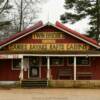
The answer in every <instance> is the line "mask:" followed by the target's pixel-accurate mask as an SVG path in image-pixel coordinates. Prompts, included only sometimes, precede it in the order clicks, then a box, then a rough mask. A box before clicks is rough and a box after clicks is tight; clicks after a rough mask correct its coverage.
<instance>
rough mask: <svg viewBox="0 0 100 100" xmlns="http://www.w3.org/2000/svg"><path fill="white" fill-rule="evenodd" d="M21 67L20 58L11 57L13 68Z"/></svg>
mask: <svg viewBox="0 0 100 100" xmlns="http://www.w3.org/2000/svg"><path fill="white" fill-rule="evenodd" d="M20 68H21V59H13V69H20Z"/></svg>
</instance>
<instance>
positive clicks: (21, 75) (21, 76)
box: [19, 57, 24, 80]
mask: <svg viewBox="0 0 100 100" xmlns="http://www.w3.org/2000/svg"><path fill="white" fill-rule="evenodd" d="M23 71H24V61H23V57H22V59H21V71H20V76H19V78H20V80H23V79H24V73H23Z"/></svg>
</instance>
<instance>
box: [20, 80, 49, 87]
mask: <svg viewBox="0 0 100 100" xmlns="http://www.w3.org/2000/svg"><path fill="white" fill-rule="evenodd" d="M47 85H48V81H47V80H23V81H22V82H21V87H29V88H31V87H33V88H42V87H47Z"/></svg>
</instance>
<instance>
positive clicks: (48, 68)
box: [47, 57, 50, 80]
mask: <svg viewBox="0 0 100 100" xmlns="http://www.w3.org/2000/svg"><path fill="white" fill-rule="evenodd" d="M47 79H48V80H50V57H47Z"/></svg>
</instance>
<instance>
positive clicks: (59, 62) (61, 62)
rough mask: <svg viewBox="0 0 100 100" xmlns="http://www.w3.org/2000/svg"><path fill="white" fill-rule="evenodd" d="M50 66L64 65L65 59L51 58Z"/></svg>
mask: <svg viewBox="0 0 100 100" xmlns="http://www.w3.org/2000/svg"><path fill="white" fill-rule="evenodd" d="M50 64H51V65H64V58H51V59H50Z"/></svg>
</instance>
